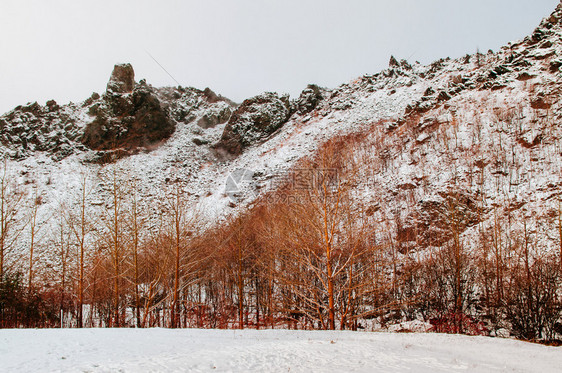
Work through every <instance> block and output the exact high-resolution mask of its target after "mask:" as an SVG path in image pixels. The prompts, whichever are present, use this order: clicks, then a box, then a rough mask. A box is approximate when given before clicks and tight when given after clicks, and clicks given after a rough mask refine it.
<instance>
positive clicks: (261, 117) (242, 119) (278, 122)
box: [214, 92, 292, 155]
mask: <svg viewBox="0 0 562 373" xmlns="http://www.w3.org/2000/svg"><path fill="white" fill-rule="evenodd" d="M291 114H292V110H291V103H290V102H289V96H288V95H284V96H279V95H277V93H270V92H267V93H263V94H261V95H258V96H255V97H252V98H250V99H247V100H245V101H244V102H243V103H242V104H241V105H240V106H239V107H238V109H236V111H234V113H233V114H232V116H231V117H230V120H229V121H228V123H227V124H226V126H225V129H224V132H223V134H222V137H221V139H220V141H219V142H218V143H217V144H216V145H215V146H214V148H215V150H217V151H218V152H219V153H221V154H224V153H227V154H230V155H239V154H241V153H242V151H243V150H244V149H245V148H247V147H248V146H250V145H252V144H255V143H257V142H259V141H261V140H263V139H265V138H267V137H268V136H269V135H271V134H272V133H273V132H275V131H276V130H277V129H279V128H280V127H281V126H283V124H285V123H286V122H287V121H288V120H289V117H290V116H291Z"/></svg>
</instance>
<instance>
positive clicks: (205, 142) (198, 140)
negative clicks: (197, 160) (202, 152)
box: [191, 137, 209, 146]
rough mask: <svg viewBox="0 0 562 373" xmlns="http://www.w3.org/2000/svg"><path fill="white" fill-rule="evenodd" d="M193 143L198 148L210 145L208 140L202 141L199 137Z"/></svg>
mask: <svg viewBox="0 0 562 373" xmlns="http://www.w3.org/2000/svg"><path fill="white" fill-rule="evenodd" d="M191 141H193V143H194V144H195V145H197V146H201V145H207V144H208V143H209V141H208V140H204V139H200V138H198V137H194V138H193V139H191Z"/></svg>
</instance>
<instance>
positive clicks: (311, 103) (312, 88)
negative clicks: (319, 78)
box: [296, 84, 325, 114]
mask: <svg viewBox="0 0 562 373" xmlns="http://www.w3.org/2000/svg"><path fill="white" fill-rule="evenodd" d="M324 91H325V90H323V89H322V88H320V87H318V86H317V85H316V84H309V85H308V86H307V87H306V88H305V89H304V90H303V91H302V92H301V94H300V96H299V99H298V100H297V102H296V110H297V112H298V113H299V114H306V113H309V112H311V111H312V110H314V109H316V107H317V106H318V103H320V101H322V100H323V99H324V97H323V95H322V93H323V92H324Z"/></svg>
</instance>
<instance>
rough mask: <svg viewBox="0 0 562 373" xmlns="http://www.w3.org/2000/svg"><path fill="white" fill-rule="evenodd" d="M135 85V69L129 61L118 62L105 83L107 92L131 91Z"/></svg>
mask: <svg viewBox="0 0 562 373" xmlns="http://www.w3.org/2000/svg"><path fill="white" fill-rule="evenodd" d="M134 87H135V71H134V70H133V66H131V64H130V63H123V64H118V65H115V67H113V72H112V73H111V77H110V78H109V82H108V83H107V92H113V93H131V92H132V91H133V88H134Z"/></svg>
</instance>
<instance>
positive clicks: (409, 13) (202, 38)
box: [0, 0, 559, 113]
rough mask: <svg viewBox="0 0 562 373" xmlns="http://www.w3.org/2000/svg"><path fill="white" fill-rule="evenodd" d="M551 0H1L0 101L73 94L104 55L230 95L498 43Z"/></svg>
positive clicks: (98, 81) (106, 67)
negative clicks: (391, 58)
mask: <svg viewBox="0 0 562 373" xmlns="http://www.w3.org/2000/svg"><path fill="white" fill-rule="evenodd" d="M558 3H559V0H470V1H466V0H465V1H460V0H185V1H180V0H159V1H146V0H136V1H119V0H90V1H82V0H68V1H66V0H52V1H44V0H37V1H27V0H1V2H0V51H1V52H0V53H1V54H0V56H1V58H0V112H1V113H3V112H5V111H8V110H10V109H11V108H13V107H14V106H16V105H19V104H24V103H26V102H28V101H39V103H42V104H43V103H44V102H45V101H46V100H48V99H52V98H53V99H55V100H57V102H59V103H67V102H68V101H75V102H76V101H80V100H83V99H85V98H87V97H89V95H90V94H91V93H92V92H94V91H97V92H99V93H101V92H103V91H104V90H105V85H106V83H107V80H108V79H109V75H110V73H111V70H112V68H113V65H114V64H115V63H118V62H130V63H132V64H133V67H134V68H135V73H136V79H137V80H139V79H142V78H146V79H147V81H148V82H149V83H151V84H153V85H155V86H164V85H176V83H175V82H174V80H172V79H171V78H170V77H169V76H168V75H167V74H166V73H165V72H164V71H162V69H161V68H160V67H159V66H158V65H157V64H156V63H155V62H154V61H153V60H152V59H151V58H150V57H149V56H148V54H147V53H146V51H148V52H150V54H152V55H153V56H154V57H155V58H156V59H157V60H158V61H159V62H160V63H161V64H162V65H163V66H164V67H165V68H166V69H167V70H168V71H169V72H170V73H171V75H172V76H174V78H175V79H176V80H178V81H179V82H180V83H181V85H183V86H193V87H197V88H201V89H202V88H205V87H207V86H208V87H210V88H212V89H213V90H215V91H216V92H217V93H220V94H223V95H225V96H227V97H229V98H231V99H233V100H235V101H238V102H240V101H242V100H243V99H244V98H247V97H250V96H253V95H256V94H258V93H261V92H263V91H277V92H287V93H290V94H291V95H293V96H295V95H298V93H299V92H300V91H301V90H302V89H303V88H304V87H305V86H306V84H308V83H317V84H320V85H323V86H327V87H335V86H337V85H339V84H341V83H344V82H347V81H349V80H350V79H353V78H356V77H358V76H360V75H363V74H366V73H375V72H377V71H379V70H381V69H383V68H386V67H387V63H388V60H389V57H390V55H391V54H394V55H395V56H396V57H398V58H406V59H409V60H411V61H415V60H418V61H420V62H422V63H430V62H432V61H434V60H436V59H438V58H441V57H447V56H450V57H459V56H462V55H464V54H466V53H473V52H475V51H476V48H480V50H481V51H487V50H488V49H493V50H497V49H499V48H500V47H501V46H502V45H504V44H506V43H507V42H509V41H512V40H517V39H521V38H523V37H524V36H526V35H528V34H530V33H531V32H532V30H533V29H534V28H535V27H536V26H537V25H538V24H539V22H540V20H541V19H542V18H543V17H545V16H547V15H549V14H550V13H551V12H552V11H553V10H554V8H555V7H556V5H557V4H558Z"/></svg>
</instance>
